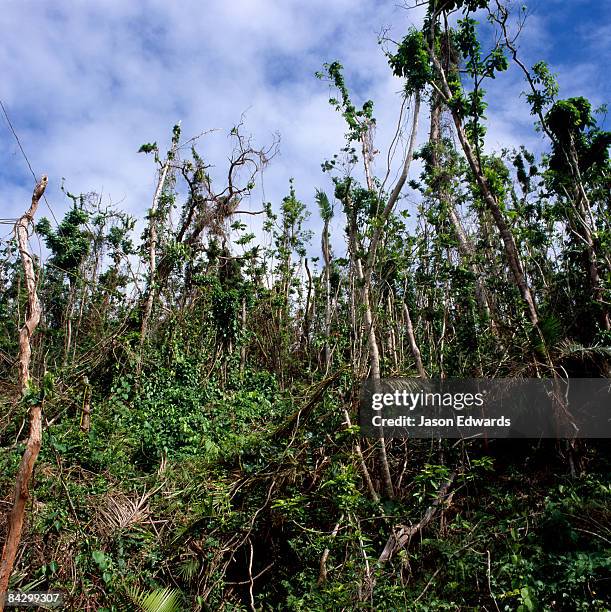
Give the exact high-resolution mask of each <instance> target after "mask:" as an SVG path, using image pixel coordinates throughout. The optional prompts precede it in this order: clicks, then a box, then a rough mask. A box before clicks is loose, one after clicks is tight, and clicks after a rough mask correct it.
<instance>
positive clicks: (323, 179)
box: [0, 0, 611, 243]
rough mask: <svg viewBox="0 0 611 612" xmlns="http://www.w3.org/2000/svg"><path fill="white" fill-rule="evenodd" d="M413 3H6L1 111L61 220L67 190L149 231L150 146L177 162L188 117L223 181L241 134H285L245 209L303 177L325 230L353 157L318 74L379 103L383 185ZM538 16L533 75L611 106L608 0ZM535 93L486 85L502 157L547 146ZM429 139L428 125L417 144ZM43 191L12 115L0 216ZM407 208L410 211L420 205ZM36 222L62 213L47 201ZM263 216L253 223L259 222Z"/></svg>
mask: <svg viewBox="0 0 611 612" xmlns="http://www.w3.org/2000/svg"><path fill="white" fill-rule="evenodd" d="M406 4H407V5H409V4H412V2H410V1H408V2H403V0H389V1H386V0H384V1H383V0H308V1H307V2H304V1H303V0H233V1H232V2H225V1H223V0H203V1H202V0H200V1H195V0H180V1H174V2H167V1H163V2H162V1H157V0H147V1H144V0H142V1H138V2H125V1H124V0H104V1H102V0H88V1H87V2H85V1H84V0H81V1H77V0H54V1H53V2H51V1H45V2H43V1H38V2H34V1H29V0H0V39H1V40H2V44H1V45H0V74H1V75H2V78H1V79H0V99H2V101H3V103H4V105H5V107H6V110H7V111H8V114H9V117H10V120H11V122H12V124H13V126H14V128H15V131H16V132H17V134H18V136H19V139H20V141H21V144H22V146H23V148H24V150H25V152H26V154H27V156H28V159H29V161H30V163H31V166H32V168H33V169H34V172H35V173H36V174H37V175H40V174H42V173H46V174H48V175H49V186H48V188H47V193H46V195H47V200H48V204H49V206H50V208H51V210H52V211H53V213H54V215H55V217H56V218H57V219H61V216H62V214H63V212H65V210H66V209H67V207H68V206H69V205H70V201H69V200H68V199H67V198H66V196H65V195H64V194H63V193H62V191H61V186H62V184H63V185H64V186H65V188H66V189H67V190H68V191H70V192H72V193H81V192H82V193H88V192H92V191H94V192H97V193H100V194H102V197H103V201H104V203H106V204H109V203H113V204H115V205H116V206H118V207H119V208H121V209H122V210H125V211H127V212H129V213H130V214H132V215H134V216H135V217H136V218H137V219H139V220H140V226H141V225H142V220H143V218H144V216H145V214H146V210H147V208H148V207H149V206H150V204H151V199H152V196H153V192H154V188H155V181H156V177H155V166H154V162H153V159H152V158H151V157H150V156H146V155H143V154H139V153H138V149H139V147H140V145H141V144H143V143H146V142H153V141H156V142H157V143H159V144H160V146H161V148H162V150H164V149H165V148H166V147H167V145H168V143H169V139H170V136H171V129H172V126H173V125H174V124H175V123H176V122H177V121H179V120H180V121H181V126H182V133H183V136H184V137H185V138H190V137H192V136H195V135H197V134H200V133H202V132H205V131H208V130H214V131H213V132H210V133H208V134H206V135H205V136H203V137H202V138H201V139H200V140H199V145H198V148H199V151H200V153H201V154H202V156H203V157H204V158H205V159H206V160H207V161H209V163H211V164H213V166H214V167H215V170H213V175H214V173H215V172H218V174H219V176H220V175H222V174H223V173H225V167H226V164H227V156H228V155H229V153H230V141H229V139H228V133H229V131H230V130H231V128H232V127H233V126H234V125H236V124H237V123H238V122H239V121H240V119H241V117H243V120H244V129H245V131H246V132H247V133H250V134H252V137H253V142H254V143H255V144H257V145H258V146H261V147H264V146H266V145H269V144H270V143H271V142H272V141H273V139H274V135H275V134H278V135H279V137H280V148H279V153H278V155H277V156H276V157H275V158H274V159H273V160H272V162H271V163H270V165H269V167H268V168H267V169H266V170H265V172H264V174H263V177H262V182H259V183H258V185H257V189H255V191H254V192H253V196H252V198H251V201H250V202H245V203H243V205H241V206H240V208H247V209H248V208H249V209H250V210H253V211H254V210H260V209H261V204H262V202H263V201H270V202H272V203H273V204H274V205H276V206H277V205H278V204H279V203H280V201H281V199H282V197H284V196H285V195H286V194H287V192H288V188H289V187H288V183H289V179H290V178H294V181H295V187H296V190H297V196H298V197H299V199H301V200H302V201H303V202H304V203H306V204H307V205H308V207H309V208H310V209H311V210H312V212H313V216H312V218H311V219H310V221H309V224H310V227H311V228H312V229H313V230H314V231H316V230H317V229H318V228H319V225H320V224H319V220H318V218H317V215H316V214H315V209H316V206H315V203H314V194H315V190H316V188H325V189H327V190H329V191H331V189H330V183H329V177H328V176H327V175H324V174H323V173H322V172H321V168H320V164H321V163H322V162H323V161H324V160H326V159H329V158H331V157H332V155H333V154H334V153H336V152H337V151H338V150H339V149H340V148H341V147H342V146H343V134H344V132H345V129H344V126H343V123H342V120H341V117H339V116H338V114H337V113H336V112H335V111H334V110H333V109H332V108H331V107H330V106H329V104H328V98H329V93H330V92H329V86H328V84H326V83H324V82H321V81H320V80H317V79H316V78H315V77H314V73H315V72H316V71H317V70H320V69H321V66H322V64H323V63H324V62H330V61H334V60H338V61H340V62H341V63H342V64H343V65H344V66H345V70H346V79H347V82H348V85H349V87H350V88H351V90H352V92H353V97H354V99H355V101H357V102H358V103H359V104H360V103H362V102H364V101H365V100H367V99H372V100H373V101H374V103H375V107H374V108H375V110H374V114H375V117H376V120H377V133H376V146H377V147H378V149H379V150H380V151H381V152H382V153H381V154H380V155H379V156H378V158H377V162H376V163H377V171H378V173H379V174H383V171H384V160H385V151H386V148H387V146H388V143H389V142H390V139H391V137H392V134H393V133H394V130H395V128H396V123H397V118H398V112H399V108H400V104H401V97H400V90H401V82H400V81H399V80H398V79H395V78H394V77H392V75H391V74H390V70H389V69H388V66H387V63H386V60H385V57H384V54H383V52H382V49H381V48H380V46H379V45H378V35H379V34H380V32H382V31H387V36H388V37H389V38H391V39H394V40H400V39H401V37H402V35H403V34H404V33H405V32H406V31H407V29H408V27H409V26H410V25H414V24H415V25H419V24H420V20H421V18H422V15H423V9H422V8H415V9H411V10H408V9H407V8H406ZM516 6H517V8H519V7H520V6H521V4H520V3H518V4H517V5H516ZM527 6H528V11H529V18H528V20H527V24H526V27H525V29H524V31H523V32H522V35H521V38H520V41H519V46H520V53H521V55H522V57H523V59H524V60H525V61H526V63H527V64H528V65H532V64H533V63H534V62H536V61H538V60H540V59H545V60H546V61H548V62H549V64H550V66H551V68H552V70H553V71H554V72H556V73H558V78H559V82H560V86H561V97H569V96H572V95H585V96H587V97H589V98H590V99H591V100H592V102H593V103H594V104H595V105H599V104H602V103H604V102H607V101H609V97H610V95H609V94H610V93H611V91H610V85H609V81H608V77H607V75H608V61H609V58H610V57H611V55H610V53H609V52H610V50H611V49H610V46H611V42H610V41H611V1H610V0H603V1H600V0H599V1H594V0H545V1H544V0H533V1H532V2H530V3H528V2H527ZM523 89H524V83H523V80H522V77H521V74H520V73H519V72H518V71H517V70H515V69H513V68H512V69H511V70H510V71H509V72H508V73H506V74H503V75H501V77H499V78H498V79H497V80H496V81H495V82H494V83H492V84H491V86H490V87H489V90H490V94H489V100H488V101H489V103H490V107H489V112H488V120H489V133H488V142H487V146H488V148H489V149H491V150H494V149H500V148H501V147H503V146H516V145H518V144H520V143H524V144H526V145H527V146H529V147H530V148H532V149H534V150H542V149H544V147H545V143H544V142H543V140H542V137H541V135H539V134H537V133H536V132H534V130H533V129H532V124H533V121H532V117H531V116H530V115H529V111H528V108H527V106H526V103H525V100H524V99H523V98H521V97H520V91H521V90H523ZM423 123H424V121H423ZM607 127H608V126H607ZM425 132H426V126H425V125H423V126H422V128H421V136H420V141H422V139H423V137H424V134H425ZM415 171H417V169H415ZM33 180H34V179H33V177H32V175H31V173H30V171H29V169H28V166H27V164H26V162H25V160H24V158H23V156H22V154H21V151H20V150H19V148H18V145H17V143H16V141H15V139H14V137H13V135H12V134H11V133H10V131H9V130H8V127H7V125H6V121H5V119H4V117H3V116H1V115H0V218H5V219H6V218H9V219H10V218H14V217H17V216H18V215H19V214H21V213H22V212H23V211H24V210H25V209H26V208H27V206H28V204H29V199H30V197H31V192H32V186H33ZM219 185H220V183H219ZM402 206H409V194H408V197H407V198H406V199H405V201H404V202H403V203H402ZM39 215H41V216H47V217H50V216H51V212H50V210H49V208H48V207H47V205H46V204H43V205H42V206H41V209H40V213H39ZM256 219H257V218H255V217H250V216H249V217H247V218H245V219H244V220H245V221H246V222H247V223H249V224H255V225H256V223H258V221H257V220H256ZM336 223H337V224H338V228H340V229H341V222H340V221H339V220H338V221H336ZM255 229H256V228H255ZM9 234H10V227H9V226H6V225H3V226H0V238H5V237H6V236H8V235H9ZM314 242H315V243H317V242H318V240H317V239H316V238H315V239H314Z"/></svg>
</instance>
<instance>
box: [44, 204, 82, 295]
mask: <svg viewBox="0 0 611 612" xmlns="http://www.w3.org/2000/svg"><path fill="white" fill-rule="evenodd" d="M82 206H83V196H81V197H80V206H77V204H76V202H75V204H74V206H73V208H71V209H70V210H69V211H68V212H67V213H66V215H65V216H64V218H63V219H62V221H61V223H60V224H59V226H58V228H57V230H55V231H54V230H53V229H52V228H51V224H50V222H49V220H48V219H46V218H43V219H42V220H41V221H39V222H38V223H37V225H36V231H37V232H38V233H39V234H41V236H43V237H44V240H45V244H46V245H47V248H48V249H50V250H51V252H52V257H51V259H50V261H51V263H52V264H53V265H54V266H56V267H57V268H59V269H60V270H61V271H62V272H64V273H65V274H66V275H67V276H68V279H69V280H70V282H71V283H73V282H75V280H76V277H77V275H78V269H79V267H80V265H81V264H82V262H83V261H84V260H85V257H87V255H88V253H89V249H90V245H91V234H90V232H89V231H88V229H87V221H89V214H88V213H87V211H85V210H84V209H83V208H82Z"/></svg>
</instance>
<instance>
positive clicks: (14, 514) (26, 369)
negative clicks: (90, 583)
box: [0, 176, 47, 612]
mask: <svg viewBox="0 0 611 612" xmlns="http://www.w3.org/2000/svg"><path fill="white" fill-rule="evenodd" d="M46 186H47V177H46V176H43V177H42V178H41V180H40V181H39V182H38V184H37V185H36V187H35V188H34V193H33V194H32V203H31V205H30V208H29V210H28V211H27V212H26V213H25V214H24V215H23V216H22V217H21V218H20V219H19V220H18V221H17V223H16V224H15V234H16V236H17V242H18V244H19V252H20V254H21V263H22V265H23V272H24V277H25V282H26V287H27V291H28V309H27V317H26V321H25V323H24V325H23V327H22V328H21V330H20V332H19V383H20V387H21V391H22V393H23V392H25V391H26V389H27V388H28V383H29V381H30V361H31V358H32V345H31V339H32V335H33V333H34V331H35V330H36V328H37V327H38V323H39V322H40V315H41V307H40V301H39V300H38V295H37V293H36V275H35V273H34V264H33V260H32V256H31V254H30V252H29V250H28V227H29V225H30V224H31V223H32V222H33V220H34V215H35V214H36V210H37V208H38V203H39V201H40V198H41V197H42V195H43V193H44V191H45V188H46ZM41 441H42V406H40V405H37V406H32V407H31V408H30V433H29V436H28V441H27V444H26V449H25V452H24V454H23V457H22V459H21V463H20V464H19V469H18V471H17V477H16V478H15V494H14V499H13V508H12V510H11V513H10V515H9V520H8V535H7V537H6V542H5V544H4V548H3V550H2V559H1V561H0V612H2V610H4V597H3V596H4V594H5V593H6V591H7V590H8V585H9V580H10V577H11V574H12V572H13V566H14V564H15V557H16V556H17V549H18V548H19V543H20V542H21V532H22V530H23V522H24V518H25V506H26V503H27V501H28V499H29V497H30V492H29V488H30V481H31V479H32V473H33V471H34V464H35V463H36V459H37V458H38V453H39V452H40V445H41Z"/></svg>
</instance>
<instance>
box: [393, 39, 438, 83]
mask: <svg viewBox="0 0 611 612" xmlns="http://www.w3.org/2000/svg"><path fill="white" fill-rule="evenodd" d="M388 63H389V64H390V67H391V69H392V71H393V74H394V75H395V76H398V77H403V78H404V79H405V92H406V93H407V94H410V93H412V92H414V91H418V90H421V89H424V87H425V86H426V85H427V84H428V83H429V82H430V80H431V78H432V77H433V69H432V67H431V60H430V58H429V52H428V50H427V48H426V43H425V40H424V35H423V34H422V32H421V31H420V30H417V29H416V28H411V29H410V31H409V32H408V34H407V35H406V36H405V37H404V38H403V40H402V41H401V44H400V45H399V46H398V47H397V50H396V52H395V53H389V54H388Z"/></svg>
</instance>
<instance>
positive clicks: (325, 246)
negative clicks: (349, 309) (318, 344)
mask: <svg viewBox="0 0 611 612" xmlns="http://www.w3.org/2000/svg"><path fill="white" fill-rule="evenodd" d="M322 256H323V259H324V262H325V349H324V350H325V374H327V373H328V372H329V368H330V367H331V347H330V343H329V336H330V334H331V248H330V246H329V220H328V219H325V225H324V227H323V231H322Z"/></svg>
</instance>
